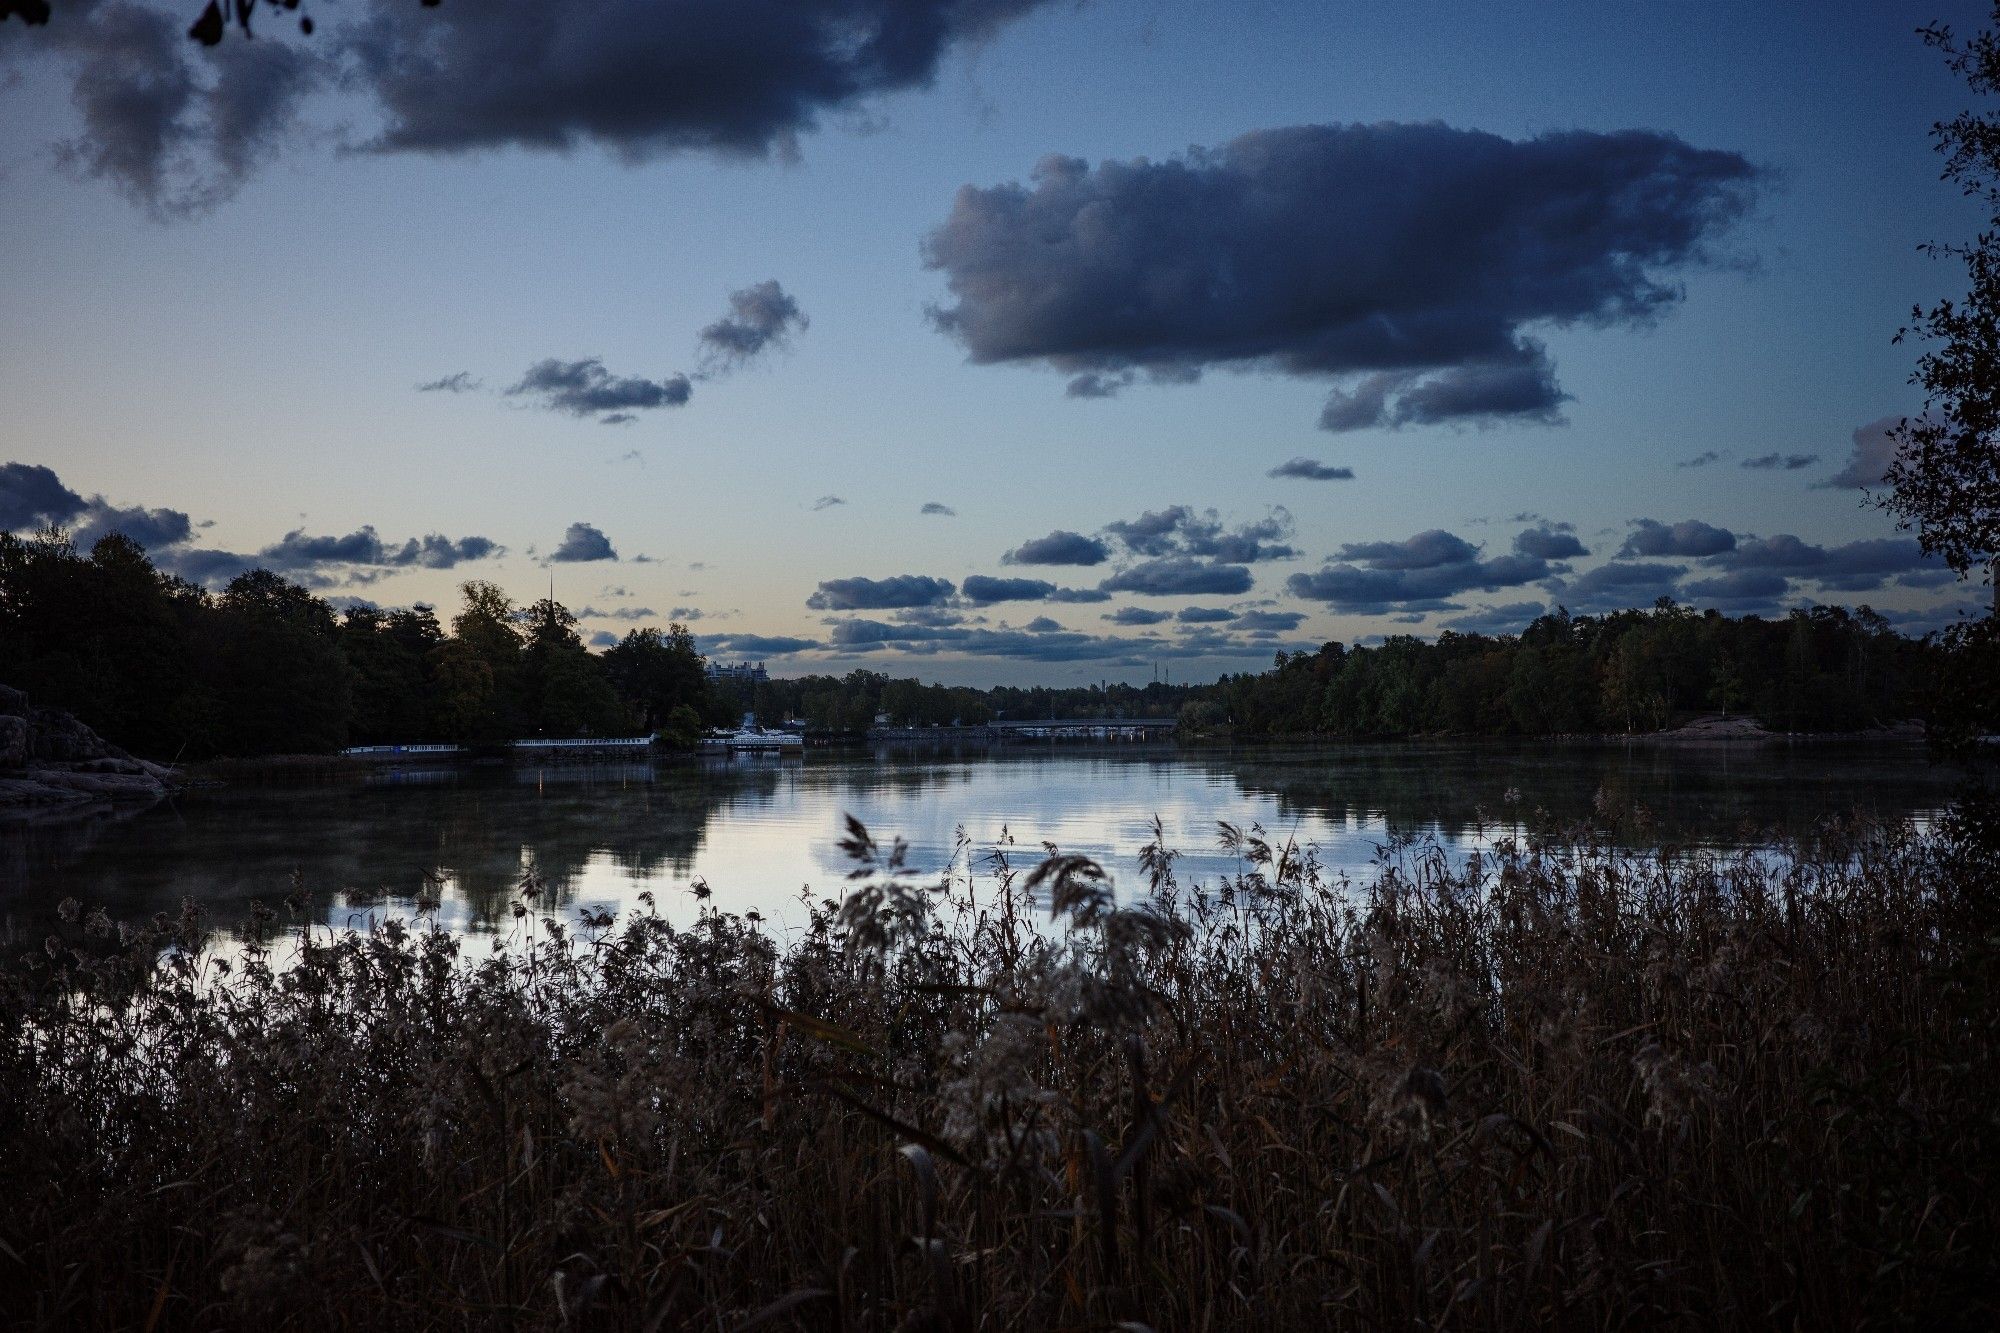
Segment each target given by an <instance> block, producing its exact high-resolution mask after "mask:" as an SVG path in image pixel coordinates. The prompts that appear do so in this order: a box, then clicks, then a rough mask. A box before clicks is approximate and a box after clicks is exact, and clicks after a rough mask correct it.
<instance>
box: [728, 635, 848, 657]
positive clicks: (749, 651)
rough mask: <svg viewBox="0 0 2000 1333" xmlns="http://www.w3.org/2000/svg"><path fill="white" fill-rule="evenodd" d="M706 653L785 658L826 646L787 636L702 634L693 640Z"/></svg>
mask: <svg viewBox="0 0 2000 1333" xmlns="http://www.w3.org/2000/svg"><path fill="white" fill-rule="evenodd" d="M695 641H696V642H697V643H698V644H700V645H701V648H702V651H703V652H707V653H729V654H733V655H735V656H738V657H786V656H789V655H791V654H792V653H804V652H811V651H812V650H813V649H815V648H824V647H825V646H826V645H825V644H823V643H821V642H820V641H819V640H818V639H801V638H796V637H793V636H791V635H787V634H703V635H699V636H697V638H696V640H695Z"/></svg>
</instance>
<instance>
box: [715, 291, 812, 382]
mask: <svg viewBox="0 0 2000 1333" xmlns="http://www.w3.org/2000/svg"><path fill="white" fill-rule="evenodd" d="M811 323H812V321H811V320H809V319H807V318H806V312H805V311H803V310H801V309H799V303H798V302H797V301H795V300H793V299H792V298H791V297H790V296H788V295H786V293H785V289H784V288H783V287H780V286H779V285H778V281H777V279H776V278H772V279H770V280H769V281H766V282H760V283H757V284H756V285H754V286H750V287H745V288H743V289H742V290H741V291H735V292H731V293H730V294H729V313H728V314H727V315H725V316H723V317H722V318H721V319H718V320H716V321H715V323H713V324H711V325H709V326H708V327H707V328H705V329H703V330H702V331H701V348H702V356H703V364H704V365H706V366H707V367H708V370H709V372H710V373H711V374H714V373H718V372H723V371H729V370H734V369H736V368H737V367H739V366H742V365H744V364H745V363H747V362H750V361H753V360H755V359H756V358H757V357H758V356H760V355H762V354H763V353H764V352H766V351H769V350H770V349H771V348H774V347H783V346H785V345H786V344H787V343H789V342H790V341H791V339H792V335H793V334H795V333H803V332H804V331H805V330H806V328H807V327H808V326H809V325H810V324H811Z"/></svg>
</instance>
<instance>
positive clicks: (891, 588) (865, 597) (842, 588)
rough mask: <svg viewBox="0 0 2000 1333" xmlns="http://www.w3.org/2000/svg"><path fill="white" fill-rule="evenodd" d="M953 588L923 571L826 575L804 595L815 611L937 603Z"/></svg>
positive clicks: (933, 604)
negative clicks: (886, 575)
mask: <svg viewBox="0 0 2000 1333" xmlns="http://www.w3.org/2000/svg"><path fill="white" fill-rule="evenodd" d="M954 591H955V589H954V588H953V587H952V583H951V580H950V579H934V578H929V577H927V576H925V575H923V574H896V575H893V576H891V577H889V578H886V579H868V578H851V579H828V580H826V581H825V582H824V583H821V584H820V585H819V591H817V592H815V593H814V594H813V595H812V596H810V597H808V598H806V605H807V606H809V607H811V608H812V609H813V610H815V611H885V610H889V609H891V608H894V607H898V606H937V605H939V604H940V603H942V602H943V601H945V599H946V598H948V597H950V596H951V595H952V593H953V592H954Z"/></svg>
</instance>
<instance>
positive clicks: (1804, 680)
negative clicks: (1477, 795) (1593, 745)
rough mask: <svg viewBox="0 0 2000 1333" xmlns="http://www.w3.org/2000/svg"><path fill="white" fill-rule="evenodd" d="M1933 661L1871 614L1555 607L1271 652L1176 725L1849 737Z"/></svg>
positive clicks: (1221, 684) (1914, 700) (1912, 699)
mask: <svg viewBox="0 0 2000 1333" xmlns="http://www.w3.org/2000/svg"><path fill="white" fill-rule="evenodd" d="M1932 655H1933V649H1932V648H1931V647H1930V645H1928V644H1927V643H1925V642H1924V641H1922V640H1918V639H1911V638H1907V637H1905V636H1903V635H1900V634H1898V633H1896V632H1895V631H1894V630H1893V629H1892V628H1890V626H1889V623H1888V622H1887V621H1886V620H1884V619H1883V618H1882V617H1881V616H1880V615H1878V614H1877V613H1876V612H1874V611H1872V610H1869V609H1868V608H1866V607H1863V608H1861V609H1859V610H1856V611H1849V610H1847V609H1845V608H1842V607H1836V606H1819V607H1813V608H1811V609H1810V610H1797V611H1793V612H1791V613H1790V614H1789V615H1787V616H1785V617H1784V618H1782V619H1777V620H1766V619H1761V618H1759V617H1756V616H1743V617H1740V618H1735V619H1732V618H1730V617H1728V616H1725V615H1723V614H1722V613H1720V612H1718V611H1714V610H1709V611H1703V612H1697V611H1695V610H1693V609H1691V608H1689V607H1685V606H1680V605H1676V604H1675V603H1673V602H1672V601H1670V600H1668V599H1665V598H1662V599H1661V600H1660V601H1659V602H1658V603H1657V604H1655V605H1654V606H1653V607H1652V608H1651V609H1650V610H1632V611H1617V612H1613V613H1611V614H1609V615H1601V616H1573V615H1570V614H1569V613H1568V612H1567V611H1564V610H1558V611H1556V612H1555V613H1553V614H1550V615H1545V616H1542V617H1541V618H1540V619H1538V620H1536V621H1535V622H1534V623H1532V624H1531V625H1529V626H1528V627H1527V628H1526V629H1525V630H1524V631H1522V633H1521V634H1520V635H1518V636H1507V637H1502V638H1492V637H1488V636H1486V635H1483V634H1457V633H1453V632H1451V631H1446V632H1445V633H1444V634H1442V635H1440V636H1439V637H1438V638H1437V639H1436V640H1434V641H1427V640H1423V639H1418V638H1415V637H1412V636H1409V635H1396V636H1393V637H1391V638H1389V639H1387V640H1385V641H1384V642H1383V643H1382V644H1381V645H1380V646H1377V647H1367V648H1348V647H1346V646H1344V645H1342V644H1338V643H1328V644H1326V645H1324V646H1322V647H1321V648H1320V649H1319V650H1318V651H1317V652H1300V653H1293V654H1284V653H1280V654H1278V657H1277V661H1276V663H1275V665H1274V666H1273V667H1272V669H1271V670H1269V671H1266V672H1262V673H1260V674H1255V675H1250V674H1245V675H1237V676H1226V677H1224V678H1223V679H1222V680H1220V681H1218V682H1217V683H1216V685H1215V686H1214V687H1213V688H1212V689H1211V690H1209V691H1207V692H1205V693H1204V694H1202V695H1201V696H1200V697H1197V698H1195V699H1191V700H1190V701H1189V702H1188V703H1187V705H1186V706H1185V707H1184V708H1183V710H1182V713H1181V721H1182V728H1183V731H1189V732H1196V733H1216V732H1222V731H1228V732H1231V733H1233V734H1235V735H1237V736H1244V737H1272V736H1286V735H1300V734H1307V733H1314V734H1322V735H1340V736H1411V735H1430V734H1449V735H1501V736H1557V735H1582V734H1601V733H1631V732H1642V731H1656V730H1659V729H1661V728H1663V727H1667V726H1670V725H1673V724H1674V723H1675V722H1677V721H1682V720H1685V719H1686V718H1687V717H1689V716H1690V715H1693V714H1697V713H1719V714H1722V715H1724V716H1745V717H1750V718H1754V719H1756V720H1757V721H1758V722H1760V723H1762V724H1763V725H1765V726H1767V727H1769V728H1771V729H1773V730H1777V731H1859V730H1862V729H1865V728H1868V727H1874V726H1881V725H1884V724H1888V723H1893V722H1898V721H1902V720H1904V719H1907V718H1911V717H1914V716H1917V715H1918V714H1919V713H1920V712H1922V711H1923V710H1924V706H1925V704H1926V695H1925V689H1926V682H1927V673H1926V670H1925V668H1926V664H1927V663H1928V662H1929V661H1930V659H1931V657H1932Z"/></svg>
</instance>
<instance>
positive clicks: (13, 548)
mask: <svg viewBox="0 0 2000 1333" xmlns="http://www.w3.org/2000/svg"><path fill="white" fill-rule="evenodd" d="M461 592H462V595H463V604H462V605H461V607H460V608H459V611H458V613H457V614H456V615H455V616H453V617H452V619H451V622H450V624H449V626H448V627H447V626H446V625H443V624H441V623H440V622H439V620H438V618H437V614H436V612H435V611H434V610H433V609H432V608H431V607H428V606H422V605H419V606H413V607H410V608H409V609H407V610H381V609H377V608H374V607H369V606H355V607H352V608H350V609H348V610H346V611H344V612H336V611H335V609H334V608H333V607H332V606H330V605H329V604H328V603H327V602H326V601H325V600H324V599H323V598H320V597H317V596H315V595H314V594H313V593H312V592H311V591H309V590H308V589H306V588H304V587H301V586H300V585H298V584H296V583H293V582H291V581H289V580H287V579H285V578H283V577H281V576H280V575H278V574H275V573H272V572H271V571H269V570H251V571H249V572H248V573H245V574H242V575H239V576H238V577H236V578H235V579H232V580H231V581H230V582H229V584H228V585H227V586H226V587H225V588H223V590H222V591H221V592H219V593H211V592H209V591H207V590H205V589H203V588H201V587H199V586H197V585H195V584H193V583H190V582H188V581H186V580H184V579H181V578H178V577H176V576H174V575H171V574H167V573H164V572H162V571H160V570H158V569H156V568H155V567H154V566H153V564H152V562H151V561H150V560H149V559H148V558H147V556H146V553H145V551H144V549H143V548H142V547H140V546H139V545H138V544H137V543H135V542H133V541H131V540H129V539H128V538H126V537H124V536H122V535H116V534H114V535H112V536H108V537H105V538H103V539H101V540H100V541H98V542H97V543H96V544H95V545H93V546H92V547H91V549H90V551H89V552H88V553H85V552H82V551H79V550H78V549H77V548H76V546H75V545H74V543H73V542H71V541H70V539H69V538H68V536H67V535H66V534H64V533H62V532H61V531H57V530H50V531H45V532H42V533H38V534H35V535H33V536H30V537H25V538H23V537H15V536H10V535H6V534H0V681H5V682H6V683H8V684H10V685H14V686H16V687H17V688H20V689H24V690H26V691H28V693H29V696H30V697H31V698H32V699H34V700H35V702H37V703H40V704H44V705H50V706H54V707H58V708H63V709H67V710H68V711H70V712H72V713H74V714H76V715H77V716H78V717H80V718H82V719H83V720H84V721H86V722H88V723H89V724H90V725H91V726H93V727H94V728H96V729H97V731H98V732H99V733H100V734H102V735H104V736H105V737H106V738H107V739H110V740H112V741H114V742H116V743H118V744H120V745H123V746H125V747H126V748H128V749H131V750H133V751H135V752H137V753H139V754H144V755H150V756H154V757H159V758H166V759H202V758H209V757H213V756H217V755H233V756H243V755H268V754H282V753H327V752H331V751H333V750H337V749H339V748H341V747H342V746H346V745H369V744H394V743H405V742H419V741H457V742H463V743H468V744H485V743H491V742H496V741H504V740H511V739H515V738H519V737H533V736H550V737H559V736H580V735H594V736H611V735H630V734H645V733H649V732H653V731H658V732H660V733H661V735H662V737H663V739H666V740H668V741H669V742H670V743H675V744H680V745H685V746H691V745H693V744H694V742H695V740H696V739H698V737H699V735H700V732H701V728H702V726H703V725H704V724H705V723H708V722H712V721H719V720H721V717H722V716H723V715H724V714H721V713H718V711H717V710H718V709H720V708H723V703H722V701H721V700H719V699H718V698H717V697H716V695H715V694H714V692H713V691H712V690H711V689H710V688H709V682H708V680H707V677H706V675H705V674H704V663H703V661H702V658H701V654H700V653H699V652H698V651H697V650H696V648H695V643H694V639H693V637H692V636H691V635H690V634H689V633H688V631H687V630H686V628H684V627H683V626H680V625H670V626H668V627H667V628H666V629H664V630H662V629H656V628H645V629H635V630H633V631H632V632H630V633H628V634H627V635H626V636H625V638H624V639H623V641H621V642H620V643H618V644H617V645H616V646H615V647H612V648H610V649H607V650H606V651H604V652H602V653H593V652H591V651H590V650H589V649H588V648H586V647H585V646H584V643H583V640H582V638H581V636H580V635H579V634H578V633H577V621H576V617H575V616H574V615H572V614H571V613H570V612H569V610H568V609H567V608H565V607H564V606H563V605H562V604H561V603H559V602H556V601H554V600H552V599H546V598H545V599H543V600H541V601H538V602H534V603H532V604H531V605H528V606H525V607H522V606H517V605H515V604H514V603H513V602H512V601H511V600H510V599H509V598H508V597H507V595H506V594H505V593H504V592H502V591H501V590H500V589H499V588H498V587H496V586H494V585H493V584H491V583H484V582H476V581H475V582H470V583H466V584H465V585H463V587H462V589H461Z"/></svg>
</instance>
